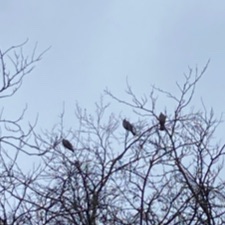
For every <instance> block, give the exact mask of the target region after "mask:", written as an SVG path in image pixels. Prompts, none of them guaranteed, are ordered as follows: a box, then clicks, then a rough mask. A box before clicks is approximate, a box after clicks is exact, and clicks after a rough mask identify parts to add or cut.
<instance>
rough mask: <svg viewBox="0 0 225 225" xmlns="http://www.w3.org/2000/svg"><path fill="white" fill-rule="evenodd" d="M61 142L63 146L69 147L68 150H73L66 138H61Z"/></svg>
mask: <svg viewBox="0 0 225 225" xmlns="http://www.w3.org/2000/svg"><path fill="white" fill-rule="evenodd" d="M62 144H63V146H64V147H65V148H67V149H69V150H70V151H72V152H73V151H74V149H73V145H72V144H71V143H70V142H69V141H68V140H66V139H62Z"/></svg>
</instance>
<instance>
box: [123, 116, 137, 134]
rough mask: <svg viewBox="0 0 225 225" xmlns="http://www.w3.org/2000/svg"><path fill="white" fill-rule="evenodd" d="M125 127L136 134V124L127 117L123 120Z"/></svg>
mask: <svg viewBox="0 0 225 225" xmlns="http://www.w3.org/2000/svg"><path fill="white" fill-rule="evenodd" d="M123 127H124V129H125V130H127V131H130V132H131V133H132V134H133V135H136V133H135V131H134V126H133V125H132V124H131V123H130V122H129V121H127V120H126V119H124V120H123Z"/></svg>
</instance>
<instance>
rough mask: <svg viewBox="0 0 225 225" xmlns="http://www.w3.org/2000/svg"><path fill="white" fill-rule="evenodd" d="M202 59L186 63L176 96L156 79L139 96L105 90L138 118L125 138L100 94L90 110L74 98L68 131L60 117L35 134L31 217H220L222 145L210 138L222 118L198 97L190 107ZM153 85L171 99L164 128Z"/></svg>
mask: <svg viewBox="0 0 225 225" xmlns="http://www.w3.org/2000/svg"><path fill="white" fill-rule="evenodd" d="M207 66H208V63H207V64H206V66H205V67H204V68H203V70H202V71H201V72H200V73H198V70H197V69H196V71H195V73H194V72H193V71H192V70H191V69H190V70H189V74H188V75H185V81H184V84H183V85H179V84H177V87H178V90H179V91H180V95H179V96H177V95H176V96H175V95H173V94H172V93H170V92H167V91H164V90H161V89H159V88H155V87H154V88H153V90H152V92H151V93H150V95H149V97H148V98H147V97H143V98H141V99H138V98H137V97H136V95H135V94H134V93H133V91H132V89H131V87H130V86H129V85H128V91H127V93H128V94H129V96H130V97H131V101H130V102H129V101H124V100H122V99H120V98H118V97H116V96H115V95H113V94H112V93H111V92H110V91H108V90H106V94H107V95H108V96H110V97H111V99H114V100H116V101H117V102H118V103H121V104H123V105H124V106H127V107H129V108H130V109H131V110H132V112H133V113H134V115H133V117H136V118H137V120H136V121H137V122H136V123H134V124H133V125H132V126H134V127H135V128H136V130H137V134H136V136H134V137H130V139H128V137H127V135H126V134H124V132H122V130H121V129H123V128H122V124H121V119H119V117H118V116H117V115H115V114H109V113H108V111H109V108H110V105H109V104H104V101H103V100H101V101H100V104H96V114H95V115H91V114H90V115H89V114H87V112H86V110H82V108H80V107H79V106H78V105H77V106H76V118H77V122H78V123H77V124H79V126H77V127H76V128H74V129H70V130H69V132H68V133H65V128H64V125H63V122H62V121H63V119H62V120H61V123H60V124H59V126H58V127H57V126H56V127H54V129H53V131H50V132H48V133H45V134H44V135H36V143H37V146H42V148H41V149H42V150H40V152H39V153H38V154H39V155H41V158H42V160H43V168H45V169H42V171H43V172H42V173H41V175H40V177H42V183H40V182H38V183H34V184H32V185H33V186H32V190H33V196H34V199H36V202H38V204H36V205H35V206H34V211H35V212H36V216H34V215H32V213H31V215H32V216H30V217H32V224H37V223H38V221H42V223H41V224H84V225H86V224H89V225H95V224H112V225H114V224H115V225H133V224H134V225H136V224H139V225H144V224H151V225H152V224H157V225H158V224H162V225H166V224H185V225H191V224H199V225H200V224H224V220H225V216H224V212H225V208H224V198H225V193H224V188H223V187H224V178H223V171H222V170H223V159H224V158H223V157H224V151H225V150H224V145H219V144H215V142H214V136H215V132H216V128H217V127H218V126H219V125H220V123H221V119H219V120H217V119H215V118H214V113H213V110H209V111H208V110H207V109H206V107H205V106H204V104H202V109H198V110H197V111H194V110H191V111H190V108H191V105H190V104H191V100H192V98H193V95H194V93H195V88H196V85H197V83H198V82H199V80H200V79H201V77H202V76H203V74H204V73H205V70H206V69H207ZM156 92H160V93H162V94H165V95H166V96H167V97H168V99H170V100H172V101H173V102H174V105H175V109H174V111H173V112H170V113H169V112H167V113H166V116H167V120H166V121H163V125H165V129H163V132H161V131H160V126H159V125H160V124H159V122H160V121H159V117H158V115H159V112H158V111H157V107H156V103H157V101H156V98H155V97H154V94H155V93H156ZM149 102H150V104H149ZM148 105H151V108H149V107H147V106H148ZM188 110H189V112H187V111H188ZM63 117H64V114H62V118H63ZM161 130H162V129H161ZM64 136H69V139H70V140H71V141H72V143H73V144H74V145H73V149H74V151H67V150H66V149H64V148H63V146H62V142H61V138H60V137H64ZM37 149H38V148H37ZM45 149H52V150H50V151H48V152H46V151H45ZM43 153H44V154H43ZM37 213H38V215H37Z"/></svg>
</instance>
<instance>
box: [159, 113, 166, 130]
mask: <svg viewBox="0 0 225 225" xmlns="http://www.w3.org/2000/svg"><path fill="white" fill-rule="evenodd" d="M158 120H159V125H160V127H159V130H165V122H166V115H164V114H163V113H160V114H159V118H158Z"/></svg>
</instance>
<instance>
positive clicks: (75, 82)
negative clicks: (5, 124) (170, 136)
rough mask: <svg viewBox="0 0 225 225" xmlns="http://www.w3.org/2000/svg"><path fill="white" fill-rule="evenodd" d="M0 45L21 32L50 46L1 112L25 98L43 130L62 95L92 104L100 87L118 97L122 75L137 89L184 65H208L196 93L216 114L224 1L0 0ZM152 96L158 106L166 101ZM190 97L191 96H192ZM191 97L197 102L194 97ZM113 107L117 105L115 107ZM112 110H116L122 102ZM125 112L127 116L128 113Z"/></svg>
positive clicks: (171, 77) (168, 79)
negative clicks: (157, 100)
mask: <svg viewBox="0 0 225 225" xmlns="http://www.w3.org/2000/svg"><path fill="white" fill-rule="evenodd" d="M0 3H1V5H0V21H1V22H0V30H1V35H0V48H1V49H2V50H4V49H7V48H8V47H10V46H12V45H15V44H19V43H21V42H23V41H24V40H26V39H27V38H29V43H28V45H27V46H26V49H27V50H32V47H33V46H34V44H35V42H36V41H37V42H38V43H39V50H40V51H42V50H44V49H46V48H48V47H49V46H52V48H51V49H50V51H49V52H47V53H46V54H45V56H44V57H43V60H42V61H41V62H40V63H38V64H37V67H36V68H35V70H34V71H33V72H32V73H31V74H30V76H29V77H26V78H25V80H24V83H23V86H22V87H21V89H20V91H19V92H18V93H17V94H16V95H15V96H13V97H12V98H9V99H7V102H6V103H5V104H6V107H7V110H9V115H11V114H13V115H16V114H17V113H18V112H20V110H22V109H23V108H24V106H25V105H26V104H28V117H27V119H28V120H29V119H33V118H35V117H36V115H37V114H39V123H40V124H41V127H42V128H43V129H45V128H49V127H52V126H53V125H54V124H56V123H58V122H59V118H58V116H59V114H60V113H61V111H62V106H63V102H65V105H66V111H67V112H68V113H72V112H73V111H74V108H75V102H76V101H78V102H79V103H80V104H81V106H82V107H86V108H88V109H89V108H90V109H92V108H93V105H94V102H96V101H98V99H99V96H100V94H101V93H103V90H104V89H105V88H106V87H108V88H109V89H110V90H111V91H112V92H113V93H114V94H116V95H119V96H121V97H122V98H125V94H124V91H125V88H126V77H127V78H128V80H129V82H130V84H131V86H132V87H133V89H134V91H135V92H137V94H138V95H141V94H148V93H149V91H150V88H151V85H156V86H158V87H160V88H162V89H166V90H168V91H173V90H174V87H175V82H176V81H182V80H183V73H184V72H187V71H188V66H190V67H193V68H194V67H195V66H196V65H198V67H199V69H201V68H203V67H204V65H205V64H206V62H207V60H208V59H209V58H210V59H211V62H210V65H209V68H208V70H207V72H206V74H205V76H204V77H203V79H202V80H201V81H200V83H199V84H198V89H197V92H196V97H197V98H198V99H200V97H202V98H203V99H204V101H205V103H206V106H207V107H213V108H214V109H215V111H216V113H218V114H220V113H221V112H223V111H224V110H225V106H224V104H221V98H222V96H223V95H224V88H223V87H224V84H225V78H224V74H225V63H224V60H225V41H224V40H225V2H224V1H222V0H220V1H216V2H213V1H205V0H204V1H203V0H198V1H196V0H189V1H174V0H171V1H151V0H139V1H137V0H116V1H114V0H108V1H107V0H101V1H100V0H86V1H78V0H68V1H55V0H54V1H53V0H48V1H46V0H39V1H31V0H20V1H12V0H7V1H5V0H4V1H3V0H0ZM166 104H167V103H166V102H165V101H163V102H162V103H159V104H158V106H159V109H158V110H159V111H161V110H163V109H164V108H165V107H166ZM193 104H194V103H193ZM196 104H197V102H196ZM119 107H121V108H119ZM115 111H118V112H122V111H123V106H121V105H120V106H118V108H115ZM128 118H129V115H128Z"/></svg>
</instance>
